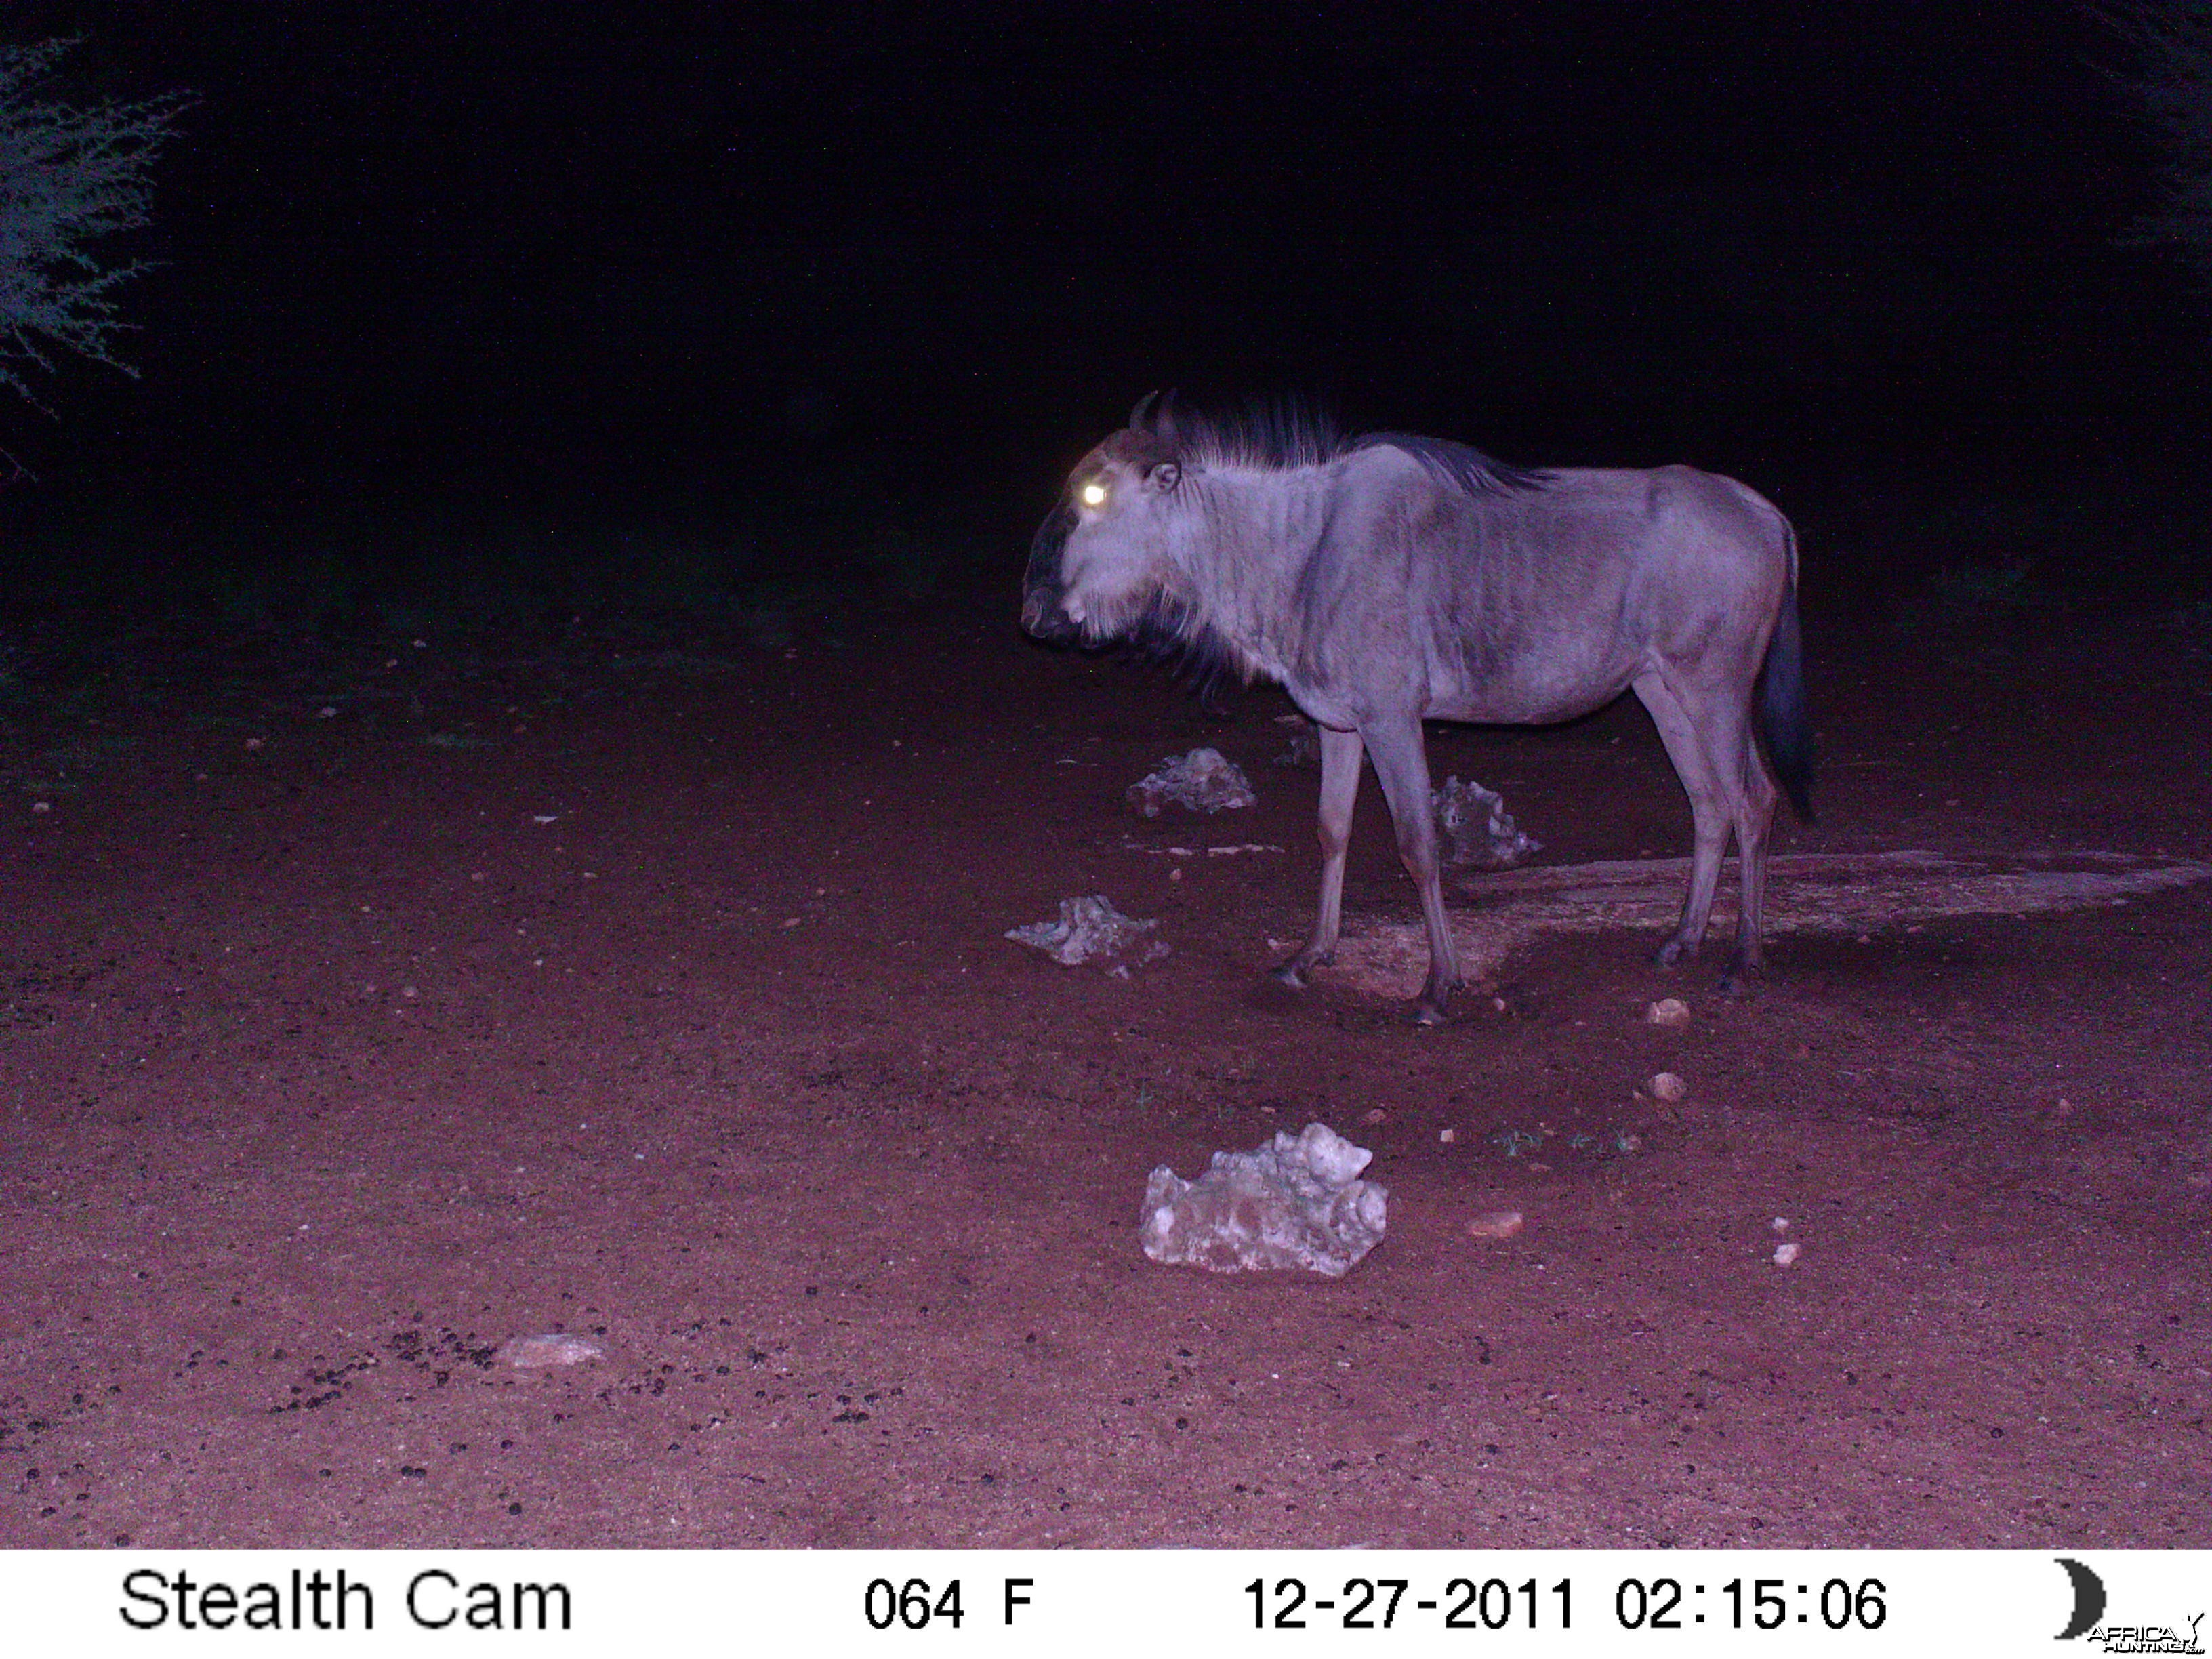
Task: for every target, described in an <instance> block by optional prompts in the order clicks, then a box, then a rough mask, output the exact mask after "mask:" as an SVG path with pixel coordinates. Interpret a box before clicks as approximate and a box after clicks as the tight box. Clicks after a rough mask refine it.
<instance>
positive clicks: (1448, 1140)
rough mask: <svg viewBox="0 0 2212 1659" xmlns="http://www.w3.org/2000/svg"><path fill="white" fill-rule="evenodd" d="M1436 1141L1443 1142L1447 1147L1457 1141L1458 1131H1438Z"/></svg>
mask: <svg viewBox="0 0 2212 1659" xmlns="http://www.w3.org/2000/svg"><path fill="white" fill-rule="evenodd" d="M1437 1139H1438V1140H1441V1141H1442V1142H1443V1144H1444V1145H1445V1146H1450V1145H1451V1144H1452V1143H1453V1142H1454V1141H1455V1140H1457V1139H1459V1131H1458V1130H1456V1129H1439V1130H1437Z"/></svg>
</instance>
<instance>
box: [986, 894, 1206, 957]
mask: <svg viewBox="0 0 2212 1659" xmlns="http://www.w3.org/2000/svg"><path fill="white" fill-rule="evenodd" d="M1158 926H1159V923H1158V921H1152V920H1150V919H1149V918H1139V917H1136V916H1125V915H1122V914H1121V912H1120V911H1119V910H1116V909H1115V908H1114V901H1113V900H1111V899H1109V898H1108V897H1107V896H1105V895H1104V894H1103V893H1097V894H1094V895H1092V896H1091V897H1089V898H1071V899H1062V900H1060V920H1059V921H1038V922H1032V923H1030V926H1028V927H1009V928H1008V929H1006V937H1007V938H1008V939H1012V940H1013V941H1014V943H1015V944H1017V945H1028V946H1030V948H1031V949H1032V950H1036V951H1043V952H1044V953H1045V954H1046V955H1047V956H1048V957H1051V958H1052V959H1053V960H1054V962H1056V963H1059V964H1060V966H1061V967H1063V968H1079V967H1081V966H1082V965H1083V964H1084V963H1086V962H1106V961H1112V962H1115V963H1117V964H1118V965H1120V966H1122V967H1128V966H1131V965H1137V966H1141V965H1142V964H1144V963H1147V962H1157V961H1158V959H1159V958H1160V957H1164V956H1165V955H1167V953H1168V947H1167V946H1166V945H1164V944H1163V943H1162V942H1161V941H1160V940H1158V939H1152V938H1151V937H1149V935H1150V934H1151V933H1152V932H1153V930H1154V929H1156V928H1157V927H1158Z"/></svg>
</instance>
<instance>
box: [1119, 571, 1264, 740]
mask: <svg viewBox="0 0 2212 1659" xmlns="http://www.w3.org/2000/svg"><path fill="white" fill-rule="evenodd" d="M1118 637H1119V638H1120V639H1121V641H1124V642H1125V643H1126V644H1127V646H1128V647H1129V648H1130V649H1131V650H1132V651H1133V652H1134V653H1137V654H1138V655H1139V656H1142V657H1144V658H1145V659H1147V660H1148V661H1152V662H1156V663H1160V664H1162V665H1164V666H1165V667H1166V668H1167V670H1168V671H1169V672H1170V673H1171V674H1173V675H1174V676H1175V677H1176V678H1178V679H1180V680H1183V681H1185V682H1187V683H1188V684H1189V686H1190V689H1191V690H1192V691H1193V693H1194V694H1195V695H1196V696H1197V698H1198V700H1199V702H1200V703H1201V704H1203V705H1204V706H1205V708H1206V709H1207V710H1208V711H1209V712H1212V713H1215V714H1218V713H1220V712H1221V711H1222V708H1223V701H1222V694H1223V693H1224V692H1225V690H1227V689H1228V688H1229V686H1230V685H1231V684H1232V683H1236V684H1243V683H1245V682H1248V681H1249V680H1250V679H1251V678H1252V675H1251V671H1250V669H1249V666H1248V665H1247V663H1246V659H1245V657H1244V654H1243V653H1242V652H1240V651H1238V650H1237V647H1235V646H1234V645H1232V644H1231V643H1230V641H1229V640H1228V638H1227V637H1226V636H1225V635H1223V634H1222V633H1221V632H1220V631H1219V630H1218V629H1216V628H1215V627H1214V626H1213V625H1212V623H1208V622H1206V620H1205V619H1204V618H1203V617H1200V614H1199V612H1198V611H1197V609H1196V608H1195V607H1194V605H1190V604H1189V603H1188V601H1186V600H1184V599H1179V598H1177V597H1176V595H1174V594H1172V593H1170V592H1166V591H1165V590H1164V589H1158V590H1155V591H1154V592H1153V593H1152V597H1151V599H1149V600H1147V601H1146V603H1145V604H1144V605H1142V606H1141V608H1139V610H1138V611H1135V612H1134V614H1133V616H1132V617H1130V619H1129V620H1128V621H1127V623H1125V624H1124V625H1123V626H1122V627H1121V629H1120V630H1119V633H1118Z"/></svg>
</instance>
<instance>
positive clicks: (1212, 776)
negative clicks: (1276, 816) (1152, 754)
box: [1127, 749, 1260, 818]
mask: <svg viewBox="0 0 2212 1659" xmlns="http://www.w3.org/2000/svg"><path fill="white" fill-rule="evenodd" d="M1127 793H1128V799H1129V805H1132V806H1133V807H1135V808H1136V809H1137V811H1139V812H1141V813H1143V814H1144V815H1145V816H1146V817H1148V818H1156V817H1159V815H1160V808H1161V807H1162V806H1163V805H1168V806H1187V807H1188V808H1189V809H1190V810H1191V811H1194V812H1225V811H1232V810H1235V809H1237V808H1240V807H1246V806H1250V805H1254V804H1255V803H1256V802H1257V801H1258V800H1259V799H1260V798H1259V797H1258V796H1257V795H1255V794H1254V793H1252V782H1251V780H1250V779H1249V778H1247V777H1246V776H1245V775H1244V773H1243V769H1242V768H1240V767H1239V766H1238V765H1237V763H1236V762H1235V761H1232V760H1231V759H1230V758H1229V757H1227V756H1225V755H1224V754H1223V753H1222V752H1221V751H1220V750H1218V749H1194V750H1191V751H1190V753H1188V755H1170V756H1169V757H1167V758H1166V759H1165V760H1164V761H1162V762H1161V763H1160V769H1159V770H1158V771H1157V772H1153V773H1150V774H1148V775H1146V776H1145V777H1142V778H1140V779H1139V780H1138V781H1136V782H1134V783H1133V784H1131V785H1130V786H1129V788H1128V792H1127Z"/></svg>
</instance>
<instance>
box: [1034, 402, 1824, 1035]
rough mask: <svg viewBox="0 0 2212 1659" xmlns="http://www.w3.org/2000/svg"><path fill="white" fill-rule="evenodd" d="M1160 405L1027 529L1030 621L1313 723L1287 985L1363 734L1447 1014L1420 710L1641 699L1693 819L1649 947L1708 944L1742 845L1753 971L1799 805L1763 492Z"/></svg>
mask: <svg viewBox="0 0 2212 1659" xmlns="http://www.w3.org/2000/svg"><path fill="white" fill-rule="evenodd" d="M1155 402H1156V400H1155V399H1154V398H1146V400H1145V401H1144V402H1143V403H1140V404H1138V406H1137V409H1136V411H1135V413H1134V414H1133V415H1132V416H1130V420H1129V424H1128V426H1127V427H1126V428H1123V429H1122V430H1121V431H1119V432H1116V433H1115V434H1114V435H1112V436H1110V437H1109V438H1108V439H1107V440H1106V441H1104V442H1103V443H1101V444H1100V445H1099V446H1098V447H1097V448H1096V449H1094V450H1092V451H1091V453H1090V454H1088V455H1086V456H1085V458H1084V459H1083V461H1082V463H1081V464H1080V465H1078V466H1077V467H1076V469H1075V471H1074V472H1073V475H1072V476H1071V477H1070V478H1069V480H1068V484H1067V489H1066V494H1065V495H1063V496H1062V498H1061V500H1060V505H1059V506H1058V507H1056V508H1055V509H1054V511H1053V513H1052V515H1051V516H1050V517H1049V518H1048V519H1047V520H1045V522H1044V524H1043V525H1042V527H1040V528H1039V530H1038V531H1037V534H1036V543H1035V545H1034V547H1033V548H1032V550H1031V552H1030V564H1029V572H1028V575H1027V579H1026V580H1025V581H1024V591H1023V599H1022V625H1023V626H1024V628H1025V629H1028V630H1029V632H1030V633H1031V634H1032V635H1036V636H1037V637H1039V638H1042V639H1055V640H1064V641H1073V640H1078V639H1079V640H1083V641H1092V642H1103V641H1114V640H1122V641H1136V642H1139V643H1142V644H1146V645H1150V646H1152V647H1165V648H1173V649H1176V650H1179V651H1182V652H1183V653H1188V659H1189V660H1191V661H1192V662H1193V663H1194V664H1195V665H1198V666H1199V667H1200V669H1201V670H1207V669H1211V670H1215V671H1219V670H1223V669H1226V670H1228V671H1234V672H1236V673H1237V674H1240V675H1242V676H1243V678H1245V679H1246V680H1247V681H1249V680H1251V679H1253V678H1268V679H1273V680H1276V681H1279V682H1280V683H1281V684H1282V685H1283V686H1284V687H1285V690H1288V691H1289V693H1290V695H1291V700H1292V701H1293V702H1296V703H1297V706H1298V707H1299V708H1301V709H1303V710H1304V712H1305V713H1306V714H1308V715H1309V716H1310V717H1311V718H1312V720H1314V721H1315V722H1316V724H1317V725H1318V726H1320V728H1321V751H1322V781H1321V848H1322V870H1321V907H1320V914H1319V915H1318V916H1317V917H1316V920H1315V922H1314V929H1313V935H1312V937H1311V939H1309V940H1308V942H1307V944H1306V945H1305V947H1304V949H1303V950H1301V951H1298V953H1297V955H1296V956H1294V957H1291V959H1290V960H1289V961H1288V962H1286V963H1284V964H1283V965H1282V966H1281V967H1279V969H1276V970H1275V971H1276V975H1277V976H1278V977H1279V978H1280V979H1281V980H1282V981H1284V982H1285V983H1286V984H1288V985H1291V986H1294V987H1295V986H1299V985H1302V984H1304V979H1305V975H1306V974H1307V972H1308V970H1309V969H1312V968H1315V967H1316V966H1320V965H1323V964H1326V963H1328V962H1329V961H1330V959H1331V958H1332V957H1333V955H1334V951H1335V949H1336V940H1337V933H1338V928H1339V925H1340V921H1341V919H1342V911H1343V896H1344V864H1345V848H1346V844H1347V842H1348V841H1349V838H1350V835H1351V829H1352V803H1353V800H1354V799H1355V798H1356V797H1357V796H1358V791H1359V757H1360V754H1361V751H1362V750H1363V748H1364V750H1365V752H1366V753H1367V754H1368V756H1369V757H1371V758H1372V760H1373V761H1374V763H1375V771H1376V776H1377V777H1378V778H1379V779H1380V780H1381V781H1382V784H1383V794H1384V796H1385V797H1386V798H1387V799H1389V804H1390V814H1391V817H1392V818H1393V819H1394V820H1395V823H1396V825H1397V831H1398V849H1399V852H1400V854H1401V855H1402V856H1403V858H1404V860H1405V861H1406V867H1407V871H1408V872H1411V873H1412V875H1413V879H1414V881H1415V882H1416V884H1419V888H1420V894H1421V915H1422V918H1423V920H1424V921H1425V924H1426V927H1427V931H1428V941H1429V974H1428V979H1427V981H1426V983H1425V984H1424V985H1423V987H1422V989H1421V995H1420V1000H1419V1004H1418V1006H1417V1012H1418V1014H1419V1018H1421V1019H1422V1020H1424V1021H1425V1022H1429V1023H1434V1022H1436V1021H1437V1020H1440V1019H1442V1018H1443V1011H1444V1007H1445V1004H1446V1002H1447V1001H1448V1000H1449V997H1450V995H1451V993H1452V991H1453V990H1454V989H1455V987H1457V986H1458V985H1459V984H1460V982H1461V981H1460V971H1459V959H1458V956H1457V953H1456V951H1455V950H1454V948H1453V945H1452V936H1451V932H1450V929H1449V927H1447V926H1446V924H1445V921H1444V907H1443V888H1442V884H1440V882H1439V880H1438V878H1437V840H1436V827H1435V824H1434V823H1433V821H1432V819H1431V811H1430V791H1429V767H1428V757H1427V754H1426V752H1425V749H1424V747H1423V744H1422V738H1421V722H1422V721H1423V720H1468V721H1479V722H1485V723H1493V724H1513V725H1534V724H1544V723H1549V722H1553V721H1559V720H1571V719H1573V718H1575V717H1576V716H1577V715H1580V714H1587V713H1589V711H1590V710H1592V709H1595V708H1600V707H1601V706H1602V705H1604V704H1605V703H1607V702H1611V701H1612V700H1613V698H1615V697H1617V696H1620V694H1621V692H1623V691H1624V690H1629V689H1630V688H1633V689H1634V690H1635V692H1636V695H1637V696H1638V697H1639V698H1641V699H1642V700H1643V702H1644V707H1645V708H1647V709H1649V710H1650V714H1651V718H1652V720H1653V721H1654V723H1656V725H1657V726H1658V728H1659V735H1660V737H1661V738H1662V739H1663V740H1664V741H1665V743H1666V745H1667V753H1668V757H1669V758H1671V759H1672V760H1673V762H1674V770H1675V772H1676V773H1677V774H1678V775H1680V778H1681V781H1682V787H1683V788H1684V789H1685V790H1686V791H1687V792H1688V793H1689V797H1690V810H1691V814H1692V818H1693V820H1694V824H1695V835H1696V841H1695V850H1694V854H1693V856H1692V860H1691V865H1690V884H1689V890H1688V894H1687V896H1686V897H1685V898H1684V900H1683V902H1682V920H1681V925H1680V927H1677V928H1676V929H1675V931H1674V936H1673V937H1672V938H1671V939H1668V941H1667V944H1666V945H1665V946H1664V947H1663V948H1662V950H1661V951H1660V952H1659V960H1660V962H1661V963H1663V964H1668V965H1672V964H1674V963H1678V962H1684V961H1687V960H1689V959H1690V958H1692V957H1694V956H1695V955H1696V954H1697V951H1698V947H1699V945H1701V944H1702V943H1703V942H1704V939H1705V922H1706V918H1707V916H1708V915H1709V914H1710V913H1711V908H1712V902H1713V889H1714V886H1715V884H1716V883H1717V880H1718V878H1719V876H1720V866H1721V858H1722V854H1723V853H1724V852H1725V851H1726V850H1727V848H1728V842H1729V836H1730V835H1731V834H1733V835H1734V836H1735V843H1736V848H1737V851H1738V854H1740V856H1741V865H1742V881H1743V903H1742V908H1741V914H1740V916H1739V918H1738V921H1737V928H1736V939H1735V952H1734V954H1733V956H1732V957H1730V960H1729V970H1728V978H1727V981H1725V982H1726V983H1729V984H1730V985H1733V984H1734V983H1735V981H1737V980H1738V979H1739V978H1740V977H1741V975H1744V974H1745V973H1747V972H1749V971H1750V970H1752V969H1756V968H1757V967H1758V966H1759V910H1760V906H1761V902H1762V899H1763V897H1764V893H1765V853H1766V837H1767V830H1768V828H1769V826H1770V824H1771V822H1772V820H1773V816H1774V804H1775V799H1776V791H1775V783H1776V781H1779V782H1780V784H1781V787H1782V788H1783V789H1784V790H1786V791H1787V792H1788V793H1789V795H1790V801H1791V804H1792V805H1794V806H1795V807H1796V810H1797V811H1798V812H1799V813H1800V814H1801V815H1802V816H1804V817H1808V818H1810V817H1811V816H1812V806H1811V799H1810V789H1811V784H1812V744H1811V736H1810V732H1809V729H1808V725H1807V720H1806V714H1805V698H1804V687H1803V678H1802V647H1801V645H1800V641H1799V634H1798V623H1797V598H1796V583H1797V543H1796V535H1795V533H1794V532H1792V531H1791V529H1790V523H1789V520H1786V519H1784V517H1783V516H1782V514H1781V513H1779V512H1778V511H1777V510H1776V509H1775V508H1774V507H1773V506H1772V505H1771V503H1769V502H1768V501H1766V500H1765V498H1763V497H1762V496H1760V495H1758V494H1757V493H1756V492H1754V491H1753V490H1751V489H1747V488H1746V487H1745V486H1743V485H1742V484H1740V483H1736V482H1735V480H1734V479H1732V478H1724V477H1719V476H1717V475H1716V474H1713V473H1710V472H1700V471H1696V470H1694V469H1692V468H1690V467H1686V466H1666V467H1659V468H1656V469H1654V470H1652V471H1601V470H1595V469H1582V468H1571V469H1561V470H1558V471H1529V470H1526V469H1522V468H1518V467H1512V466H1508V465H1504V464H1502V463H1500V462H1498V461H1495V460H1492V459H1490V458H1489V457H1488V456H1486V455H1483V454H1481V453H1479V452H1478V451H1475V450H1474V449H1470V448H1468V447H1466V446H1464V445H1462V444H1456V443H1450V442H1446V441H1442V440H1439V439H1435V438H1421V437H1414V436H1411V435H1406V434H1403V433H1395V432H1374V433H1369V434H1366V435H1363V436H1358V437H1352V438H1343V437H1339V436H1337V435H1334V433H1333V432H1331V431H1330V430H1329V429H1328V428H1327V427H1326V426H1325V425H1324V424H1322V423H1321V422H1316V421H1314V420H1312V419H1309V418H1302V417H1298V416H1260V417H1257V418H1254V419H1248V420H1244V421H1239V422H1227V421H1219V420H1213V419H1207V418H1204V417H1192V416H1178V415H1177V413H1176V411H1175V410H1174V409H1173V408H1172V406H1171V404H1170V406H1168V407H1164V408H1157V409H1156V408H1155V407H1154V404H1155ZM1754 733H1755V736H1754ZM1762 749H1763V750H1764V754H1763V756H1762V752H1761V751H1762Z"/></svg>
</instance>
